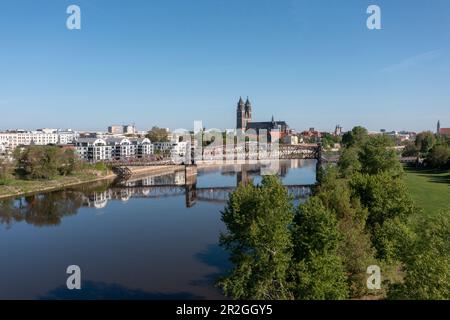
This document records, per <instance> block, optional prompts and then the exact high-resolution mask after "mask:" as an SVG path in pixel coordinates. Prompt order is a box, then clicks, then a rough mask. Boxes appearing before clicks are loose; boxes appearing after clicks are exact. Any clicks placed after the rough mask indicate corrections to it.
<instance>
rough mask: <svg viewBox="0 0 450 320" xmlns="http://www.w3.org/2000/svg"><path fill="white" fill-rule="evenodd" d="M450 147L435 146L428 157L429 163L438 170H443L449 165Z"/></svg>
mask: <svg viewBox="0 0 450 320" xmlns="http://www.w3.org/2000/svg"><path fill="white" fill-rule="evenodd" d="M449 160H450V147H448V146H447V145H436V146H434V147H433V148H432V149H431V150H430V152H429V153H428V156H427V163H428V164H429V165H430V166H431V167H432V168H436V169H441V168H443V167H445V166H447V165H448V164H449Z"/></svg>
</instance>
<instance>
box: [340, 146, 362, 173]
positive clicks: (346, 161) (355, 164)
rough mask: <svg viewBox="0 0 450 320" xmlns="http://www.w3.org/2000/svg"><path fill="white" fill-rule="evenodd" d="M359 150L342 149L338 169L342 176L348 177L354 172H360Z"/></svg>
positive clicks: (351, 148) (353, 148) (352, 148)
mask: <svg viewBox="0 0 450 320" xmlns="http://www.w3.org/2000/svg"><path fill="white" fill-rule="evenodd" d="M358 153H359V149H358V148H356V147H349V148H344V149H343V151H342V153H341V156H340V157H339V162H338V167H339V171H340V172H341V174H342V176H344V177H349V176H351V175H352V174H354V173H355V172H359V171H361V162H360V161H359V154H358Z"/></svg>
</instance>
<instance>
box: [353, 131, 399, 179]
mask: <svg viewBox="0 0 450 320" xmlns="http://www.w3.org/2000/svg"><path fill="white" fill-rule="evenodd" d="M392 146H393V144H392V140H390V139H389V138H388V137H387V136H384V135H377V136H371V137H369V138H368V139H367V141H366V142H365V143H363V144H362V146H361V149H360V152H359V161H360V162H361V172H363V173H368V174H378V173H382V172H390V173H391V174H393V175H398V174H400V173H401V172H402V171H403V170H402V166H401V163H400V161H399V159H398V156H397V154H396V152H395V150H394V149H393V148H392Z"/></svg>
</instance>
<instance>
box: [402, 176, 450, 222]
mask: <svg viewBox="0 0 450 320" xmlns="http://www.w3.org/2000/svg"><path fill="white" fill-rule="evenodd" d="M405 172H406V175H405V181H406V183H407V185H408V188H409V190H410V192H411V195H412V197H413V199H414V201H415V202H416V204H417V205H418V206H419V207H421V208H422V209H423V210H424V212H425V213H426V214H434V213H436V212H438V211H439V210H442V209H450V171H434V170H426V169H415V168H405Z"/></svg>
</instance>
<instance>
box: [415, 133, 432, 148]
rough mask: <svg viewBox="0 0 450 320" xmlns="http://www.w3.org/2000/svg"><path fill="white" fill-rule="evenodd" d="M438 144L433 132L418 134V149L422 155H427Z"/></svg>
mask: <svg viewBox="0 0 450 320" xmlns="http://www.w3.org/2000/svg"><path fill="white" fill-rule="evenodd" d="M435 143H436V137H435V136H434V134H433V132H431V131H425V132H421V133H419V134H417V136H416V147H417V149H418V150H419V151H420V152H422V153H427V152H428V151H429V150H431V148H433V146H434V144H435Z"/></svg>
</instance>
